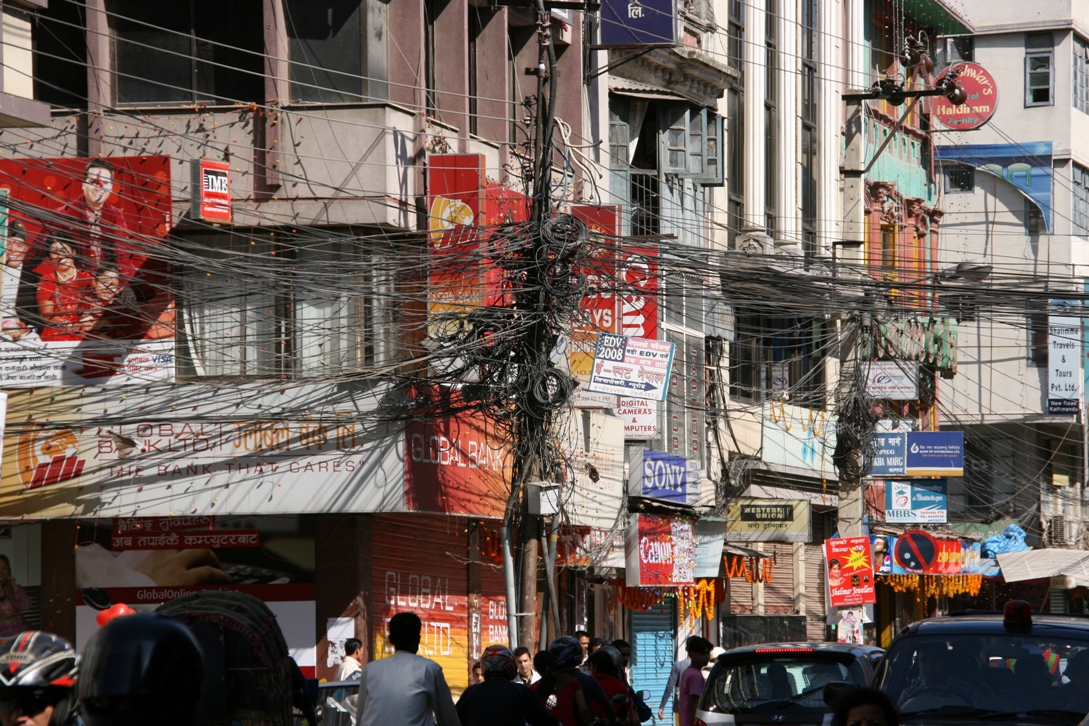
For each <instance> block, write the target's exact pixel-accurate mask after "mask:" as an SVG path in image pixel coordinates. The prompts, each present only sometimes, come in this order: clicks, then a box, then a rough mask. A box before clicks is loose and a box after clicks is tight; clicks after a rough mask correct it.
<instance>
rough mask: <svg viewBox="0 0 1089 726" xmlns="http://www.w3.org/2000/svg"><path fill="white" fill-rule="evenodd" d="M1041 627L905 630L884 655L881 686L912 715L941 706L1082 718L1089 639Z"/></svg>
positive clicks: (1086, 706) (1088, 699)
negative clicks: (977, 631)
mask: <svg viewBox="0 0 1089 726" xmlns="http://www.w3.org/2000/svg"><path fill="white" fill-rule="evenodd" d="M1034 630H1035V631H1036V632H1033V633H1032V634H1026V635H1017V634H1006V635H954V636H944V635H943V636H941V637H938V636H915V637H911V638H905V639H903V640H901V641H900V642H899V643H897V644H895V645H894V646H893V647H892V648H891V649H890V650H889V652H888V653H887V654H886V656H885V669H884V672H883V675H882V677H881V689H882V690H883V691H885V693H887V694H889V697H890V698H892V702H893V703H894V704H896V706H897V707H898V708H899V709H900V713H901V715H902V716H903V717H904V718H905V719H906V720H910V719H911V718H912V717H913V714H934V713H937V712H941V713H944V714H949V715H956V714H958V713H959V714H964V715H970V716H971V717H973V718H975V717H979V716H981V715H983V716H985V717H986V718H988V719H993V720H996V721H1001V720H1002V718H1003V716H1004V715H1010V714H1032V713H1035V714H1038V715H1041V716H1046V717H1048V718H1052V719H1053V718H1058V719H1066V718H1069V719H1072V720H1074V721H1080V720H1081V718H1082V717H1083V716H1084V715H1085V713H1086V712H1087V711H1089V640H1078V639H1074V638H1069V637H1065V636H1063V635H1058V634H1053V633H1048V630H1047V629H1044V628H1036V629H1034ZM981 712H983V713H981Z"/></svg>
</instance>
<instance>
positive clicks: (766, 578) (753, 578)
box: [723, 555, 774, 582]
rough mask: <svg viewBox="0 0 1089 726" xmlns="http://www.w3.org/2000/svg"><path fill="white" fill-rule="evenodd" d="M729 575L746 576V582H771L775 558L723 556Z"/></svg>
mask: <svg viewBox="0 0 1089 726" xmlns="http://www.w3.org/2000/svg"><path fill="white" fill-rule="evenodd" d="M723 559H724V560H725V562H724V564H725V566H726V576H727V577H744V578H745V582H771V576H772V569H773V568H774V562H773V558H771V557H764V558H757V557H743V556H741V555H727V556H726V557H724V558H723Z"/></svg>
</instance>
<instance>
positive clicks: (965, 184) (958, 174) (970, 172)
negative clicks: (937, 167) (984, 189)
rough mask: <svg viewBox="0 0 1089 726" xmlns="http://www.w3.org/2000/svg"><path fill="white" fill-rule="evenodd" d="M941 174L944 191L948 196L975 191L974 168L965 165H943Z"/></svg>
mask: <svg viewBox="0 0 1089 726" xmlns="http://www.w3.org/2000/svg"><path fill="white" fill-rule="evenodd" d="M942 174H943V176H945V191H946V192H948V193H950V194H961V193H965V192H974V191H975V190H976V170H975V167H971V166H968V165H967V164H943V165H942Z"/></svg>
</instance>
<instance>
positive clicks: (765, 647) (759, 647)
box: [719, 642, 884, 658]
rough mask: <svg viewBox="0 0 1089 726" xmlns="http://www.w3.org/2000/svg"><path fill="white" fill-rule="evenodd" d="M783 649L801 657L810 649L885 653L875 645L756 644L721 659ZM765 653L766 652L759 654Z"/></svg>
mask: <svg viewBox="0 0 1089 726" xmlns="http://www.w3.org/2000/svg"><path fill="white" fill-rule="evenodd" d="M777 649H781V650H782V651H783V654H784V655H786V654H789V653H790V652H791V651H792V650H796V651H797V652H798V654H799V655H800V654H801V653H803V652H807V651H805V650H804V649H809V651H812V652H813V653H818V654H819V653H829V654H831V653H836V654H844V653H849V654H852V655H854V656H855V657H858V658H861V657H868V656H870V655H872V654H873V653H883V652H884V650H882V649H881V648H878V647H877V646H875V645H862V644H860V643H801V642H792V643H754V644H752V645H742V646H739V647H737V648H731V649H730V650H728V651H726V652H725V653H723V654H722V655H720V656H719V658H723V657H725V656H733V655H746V654H752V655H770V654H771V653H769V652H766V651H774V650H777ZM759 651H765V652H759Z"/></svg>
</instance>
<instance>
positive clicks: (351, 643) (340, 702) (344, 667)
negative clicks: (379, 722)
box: [327, 638, 363, 714]
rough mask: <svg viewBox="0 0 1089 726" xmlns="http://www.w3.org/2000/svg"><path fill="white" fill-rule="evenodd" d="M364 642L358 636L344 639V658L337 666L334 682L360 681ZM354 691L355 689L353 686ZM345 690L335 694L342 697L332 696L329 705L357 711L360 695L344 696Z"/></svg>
mask: <svg viewBox="0 0 1089 726" xmlns="http://www.w3.org/2000/svg"><path fill="white" fill-rule="evenodd" d="M362 660H363V642H362V641H361V640H359V639H358V638H348V639H347V640H345V641H344V660H342V661H341V662H340V665H339V666H337V672H336V675H334V676H333V682H334V683H343V682H344V681H358V680H359V677H360V674H361V672H362V670H363V664H362V662H361V661H362ZM352 691H355V689H354V688H353V689H352ZM343 693H344V691H340V690H338V691H337V692H336V693H335V694H334V695H336V696H340V698H334V697H333V696H330V697H329V699H328V702H327V705H328V706H333V707H337V706H339V707H340V708H342V709H344V710H345V711H347V712H349V713H353V714H354V713H355V709H356V704H357V703H358V701H359V695H358V694H356V693H354V692H353V693H351V695H348V696H343V695H342V694H343Z"/></svg>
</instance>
